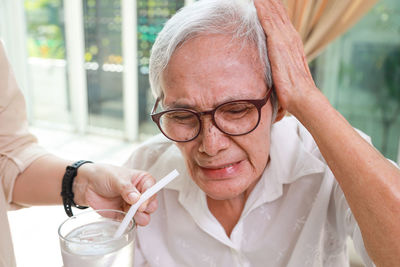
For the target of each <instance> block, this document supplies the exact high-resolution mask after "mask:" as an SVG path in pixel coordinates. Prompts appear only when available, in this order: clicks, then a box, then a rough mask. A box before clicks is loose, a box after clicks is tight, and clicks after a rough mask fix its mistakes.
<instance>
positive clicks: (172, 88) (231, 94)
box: [162, 35, 272, 200]
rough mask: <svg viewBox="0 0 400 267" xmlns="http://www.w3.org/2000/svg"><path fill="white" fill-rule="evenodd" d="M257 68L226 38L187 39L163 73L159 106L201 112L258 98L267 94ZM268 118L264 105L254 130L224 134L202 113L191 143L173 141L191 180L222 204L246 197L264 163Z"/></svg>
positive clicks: (252, 52)
mask: <svg viewBox="0 0 400 267" xmlns="http://www.w3.org/2000/svg"><path fill="white" fill-rule="evenodd" d="M261 66H262V65H261V63H260V61H259V59H258V56H257V49H256V48H255V47H252V46H243V47H242V44H241V43H239V42H236V41H232V38H231V37H230V36H224V35H207V36H199V37H196V38H194V39H190V40H189V41H187V42H185V43H184V44H183V46H181V47H180V48H179V49H178V50H177V51H175V53H174V54H173V56H172V58H171V60H170V62H169V65H168V67H167V69H166V70H165V71H164V73H163V79H162V80H163V84H162V86H163V92H164V100H163V106H164V108H165V109H171V108H175V107H186V108H190V109H192V110H195V111H205V110H210V109H213V108H215V107H216V106H217V105H219V104H221V103H224V102H227V101H231V100H240V99H261V98H263V97H264V96H265V94H266V92H267V90H268V89H267V87H266V84H265V81H264V74H263V71H262V67H261ZM271 116H272V106H271V103H270V101H268V102H267V104H266V105H265V106H263V108H262V112H261V121H260V124H259V125H258V127H257V128H256V129H255V130H254V131H252V132H251V133H249V134H246V135H243V136H229V135H226V134H224V133H222V132H221V131H219V130H218V129H217V128H216V127H215V125H214V124H213V123H212V120H211V116H209V115H206V116H203V118H202V131H201V133H200V135H199V136H198V137H197V138H196V139H194V140H192V141H190V142H187V143H176V145H177V146H178V147H179V149H180V150H181V152H182V153H183V155H184V158H185V161H186V165H187V167H188V170H189V173H190V175H191V177H192V179H193V180H194V182H195V183H196V184H197V185H198V186H199V187H200V188H201V189H202V190H203V191H204V192H205V193H206V194H207V195H208V196H209V197H211V198H213V199H216V200H226V199H232V198H235V197H238V196H241V195H242V194H243V193H244V194H245V195H248V193H250V191H251V190H252V189H253V187H254V185H255V184H256V183H257V181H258V179H259V178H260V177H261V174H262V172H263V171H264V168H265V166H266V164H267V162H268V158H269V147H270V128H271Z"/></svg>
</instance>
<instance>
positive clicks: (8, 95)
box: [0, 41, 47, 209]
mask: <svg viewBox="0 0 400 267" xmlns="http://www.w3.org/2000/svg"><path fill="white" fill-rule="evenodd" d="M45 154H47V152H46V151H45V150H44V149H43V148H41V147H40V146H39V145H38V144H37V139H36V138H35V137H34V136H33V135H32V134H31V133H29V131H28V122H27V118H26V107H25V100H24V97H23V95H22V92H21V91H20V90H19V87H18V85H17V82H16V80H15V77H14V74H13V72H12V69H11V66H10V64H9V62H8V60H7V57H6V54H5V51H4V47H3V44H2V43H1V41H0V179H1V183H2V187H3V190H4V197H5V199H6V201H7V203H8V204H9V206H8V207H7V208H9V209H11V208H17V207H19V206H17V205H15V204H13V203H12V191H13V187H14V183H15V179H16V178H17V176H18V174H20V173H21V172H23V171H24V170H25V168H26V167H28V166H29V165H30V164H31V163H32V162H33V161H34V160H36V159H37V158H39V157H41V156H43V155H45Z"/></svg>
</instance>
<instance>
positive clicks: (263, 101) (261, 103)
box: [150, 89, 272, 143]
mask: <svg viewBox="0 0 400 267" xmlns="http://www.w3.org/2000/svg"><path fill="white" fill-rule="evenodd" d="M271 94H272V89H269V90H268V92H267V93H266V95H265V96H264V97H263V98H262V99H240V100H233V101H228V102H225V103H222V104H219V105H218V106H216V107H215V108H213V109H211V110H207V111H202V112H197V111H194V110H191V109H187V108H174V109H169V110H165V111H161V112H158V113H155V111H156V110H157V107H158V103H159V102H160V100H161V98H160V97H158V98H157V100H156V103H154V107H153V109H152V110H151V114H150V116H151V119H152V120H153V121H154V123H155V124H157V126H158V129H160V131H161V132H162V133H163V134H164V135H165V137H167V138H168V139H170V140H172V141H174V142H179V143H186V142H190V141H192V140H194V139H196V138H197V137H198V136H199V134H200V133H201V130H202V127H203V126H202V123H201V122H202V120H201V117H202V116H204V115H211V120H212V122H213V124H214V125H215V127H217V129H218V130H220V131H221V132H222V133H224V134H226V135H229V136H241V135H245V134H248V133H250V132H252V131H254V130H255V129H256V128H257V126H258V124H260V120H261V108H262V107H263V106H265V104H267V102H268V100H269V99H270V97H271ZM237 102H248V103H251V104H253V105H254V106H255V107H256V108H257V111H258V120H257V123H256V125H255V126H254V127H253V128H252V129H251V130H249V131H247V132H245V133H241V134H230V133H227V132H225V131H224V130H222V129H221V128H220V127H219V126H218V124H217V123H216V122H215V117H214V116H215V112H216V111H217V109H218V108H220V107H221V106H224V105H227V104H232V103H237ZM171 111H187V112H190V113H192V114H193V115H195V116H196V117H197V119H198V121H199V122H200V126H199V130H198V131H197V134H196V135H195V136H194V137H193V138H191V139H188V140H184V141H181V140H175V139H173V138H171V137H169V136H168V135H167V134H166V133H165V132H164V131H163V130H162V127H161V125H160V118H161V116H162V115H163V114H165V113H168V112H171Z"/></svg>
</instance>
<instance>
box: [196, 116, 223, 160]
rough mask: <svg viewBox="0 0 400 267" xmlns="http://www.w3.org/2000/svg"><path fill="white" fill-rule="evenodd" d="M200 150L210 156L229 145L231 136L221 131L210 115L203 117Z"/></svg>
mask: <svg viewBox="0 0 400 267" xmlns="http://www.w3.org/2000/svg"><path fill="white" fill-rule="evenodd" d="M197 138H199V139H200V142H201V143H200V146H199V152H201V153H206V154H207V155H208V156H216V155H217V154H218V153H219V152H220V151H222V150H224V149H227V148H228V147H229V142H230V140H229V136H227V135H226V134H224V133H223V132H221V131H220V130H219V129H218V128H217V127H216V126H215V125H214V123H213V121H212V119H211V118H210V117H203V119H202V130H201V133H200V136H199V137H197Z"/></svg>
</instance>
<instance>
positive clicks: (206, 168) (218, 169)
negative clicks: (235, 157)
mask: <svg viewBox="0 0 400 267" xmlns="http://www.w3.org/2000/svg"><path fill="white" fill-rule="evenodd" d="M241 162H242V161H236V162H231V163H224V164H218V165H199V166H200V169H201V170H202V172H203V173H204V174H205V175H206V177H208V178H211V179H229V178H232V177H234V176H236V174H237V173H238V172H239V169H240V166H241Z"/></svg>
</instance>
